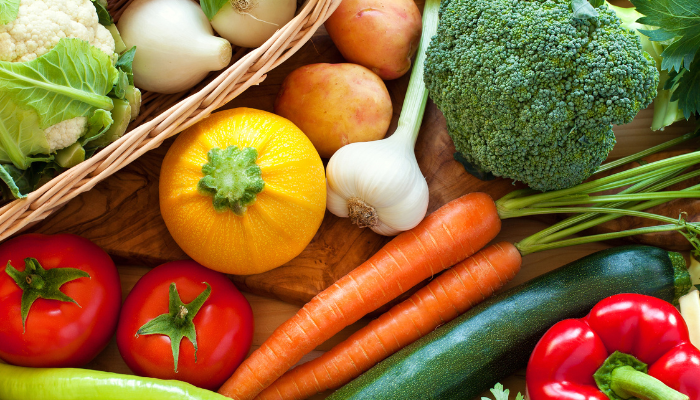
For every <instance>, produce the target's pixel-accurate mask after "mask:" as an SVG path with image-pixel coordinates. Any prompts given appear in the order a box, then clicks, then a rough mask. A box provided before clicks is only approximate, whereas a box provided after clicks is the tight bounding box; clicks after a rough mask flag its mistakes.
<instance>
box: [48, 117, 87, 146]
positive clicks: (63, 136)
mask: <svg viewBox="0 0 700 400" xmlns="http://www.w3.org/2000/svg"><path fill="white" fill-rule="evenodd" d="M87 122H88V119H87V117H75V118H71V119H67V120H65V121H61V122H59V123H57V124H56V125H51V126H49V127H48V128H46V129H44V135H46V140H47V141H48V142H49V148H50V149H51V152H52V153H53V152H54V151H56V150H59V149H62V148H64V147H68V146H70V145H72V144H73V143H75V142H77V141H78V138H79V137H81V136H83V134H84V133H85V131H86V130H87Z"/></svg>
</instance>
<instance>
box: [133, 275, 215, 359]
mask: <svg viewBox="0 0 700 400" xmlns="http://www.w3.org/2000/svg"><path fill="white" fill-rule="evenodd" d="M203 283H204V284H205V285H207V288H206V289H204V291H203V292H202V293H200V294H199V296H197V297H196V298H195V299H194V300H192V302H190V303H189V304H185V303H183V302H182V300H181V299H180V294H179V293H178V291H177V286H176V285H175V282H173V283H171V284H170V288H169V295H168V296H169V297H168V301H169V305H168V310H169V312H167V313H165V314H161V315H159V316H157V317H155V318H153V319H152V320H150V321H148V322H146V323H145V324H143V326H142V327H141V328H139V330H138V331H136V336H137V337H138V336H139V335H166V336H168V337H169V338H170V347H171V349H172V353H173V363H174V368H175V372H177V364H178V361H179V358H180V342H181V341H182V339H183V338H187V339H189V341H190V342H191V343H192V345H193V346H194V362H197V331H196V330H195V326H194V322H193V321H192V320H193V319H194V317H195V316H197V313H198V312H199V310H200V309H201V308H202V306H203V305H204V302H206V301H207V299H208V298H209V295H210V294H211V286H210V285H209V284H208V283H207V282H203Z"/></svg>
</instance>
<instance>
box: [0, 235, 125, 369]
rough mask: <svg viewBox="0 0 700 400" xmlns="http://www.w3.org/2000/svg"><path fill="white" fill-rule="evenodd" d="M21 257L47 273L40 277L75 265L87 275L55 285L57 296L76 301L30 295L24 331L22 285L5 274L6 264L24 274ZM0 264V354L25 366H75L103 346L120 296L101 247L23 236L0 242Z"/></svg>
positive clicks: (81, 240) (116, 277) (114, 321)
mask: <svg viewBox="0 0 700 400" xmlns="http://www.w3.org/2000/svg"><path fill="white" fill-rule="evenodd" d="M26 258H34V259H36V260H37V261H38V262H39V264H40V265H41V267H42V268H43V269H44V270H45V271H47V273H48V274H49V275H45V276H53V277H55V274H56V271H54V272H48V271H51V270H53V269H56V270H62V271H63V272H60V271H59V272H58V273H66V271H68V272H70V270H66V268H75V269H78V270H82V271H85V272H86V273H87V274H88V275H89V276H90V277H89V278H88V277H84V276H82V277H75V278H74V279H70V280H69V281H68V282H67V283H64V284H62V285H60V286H59V287H58V290H60V293H59V295H60V294H61V293H62V294H64V295H65V296H68V297H69V298H72V299H73V300H75V302H76V303H77V304H75V303H73V302H71V301H60V300H51V299H45V298H38V299H37V300H35V301H34V302H33V303H32V304H31V307H30V308H29V311H28V313H27V316H26V323H25V327H26V331H25V330H24V327H23V326H22V313H21V300H22V293H23V290H22V289H21V288H20V286H19V285H18V283H17V282H16V281H15V280H14V279H13V278H12V277H11V276H10V274H9V273H8V271H10V270H11V268H10V267H7V263H8V261H9V262H10V265H11V266H12V267H14V269H15V270H17V271H19V272H20V273H22V274H28V272H27V271H26V270H25V259H26ZM0 265H1V266H0V321H2V322H1V323H0V358H2V359H3V360H5V361H7V362H9V363H11V364H16V365H23V366H29V367H80V366H82V365H84V364H86V363H87V362H89V361H90V360H92V359H93V358H94V357H95V356H96V355H97V354H98V353H99V352H100V351H102V349H104V347H105V346H106V345H107V342H109V339H110V338H111V337H112V334H114V330H115V329H116V327H117V321H118V317H119V308H120V305H121V297H122V296H121V284H120V282H119V274H118V272H117V269H116V268H115V266H114V263H113V262H112V259H110V258H109V256H108V255H107V253H105V252H104V250H102V249H101V248H100V247H98V246H97V245H96V244H94V243H92V242H91V241H89V240H87V239H85V238H82V237H80V236H76V235H70V234H61V235H53V236H46V235H38V234H29V235H22V236H18V237H16V238H14V239H11V240H8V241H6V242H5V243H3V244H2V245H0ZM42 273H43V272H42ZM30 276H36V275H33V274H32V275H30ZM26 279H27V278H26V277H23V279H20V281H22V280H26ZM42 279H43V278H42ZM30 280H31V279H30ZM38 281H39V279H38V278H35V279H34V282H38ZM44 287H46V286H44ZM54 293H56V292H54Z"/></svg>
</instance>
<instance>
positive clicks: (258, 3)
mask: <svg viewBox="0 0 700 400" xmlns="http://www.w3.org/2000/svg"><path fill="white" fill-rule="evenodd" d="M241 3H242V4H246V5H247V4H249V6H248V8H247V9H246V10H242V11H236V10H234V8H233V6H232V5H231V2H230V1H229V2H226V4H224V6H223V7H221V10H219V12H218V13H217V14H216V15H215V16H214V18H212V20H211V26H212V27H214V30H215V31H216V33H218V34H219V35H221V37H223V38H225V39H226V40H228V41H229V42H231V44H233V45H235V46H240V47H250V48H254V47H260V46H261V45H262V44H263V43H265V42H266V41H267V40H268V39H269V38H271V37H272V35H274V34H275V32H276V31H277V30H279V29H281V28H282V27H283V26H284V25H285V24H286V23H287V22H289V21H291V20H292V18H294V13H295V12H296V9H297V2H296V0H249V1H247V2H241ZM253 17H254V18H253Z"/></svg>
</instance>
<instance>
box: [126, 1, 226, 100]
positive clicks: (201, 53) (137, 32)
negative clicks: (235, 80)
mask: <svg viewBox="0 0 700 400" xmlns="http://www.w3.org/2000/svg"><path fill="white" fill-rule="evenodd" d="M117 28H118V29H119V32H120V33H121V35H122V39H123V40H124V43H125V44H126V46H127V47H128V48H131V47H132V46H136V54H135V56H134V63H133V71H134V83H135V85H136V86H137V87H139V88H141V89H145V90H148V91H151V92H157V93H177V92H181V91H183V90H187V89H189V88H191V87H193V86H194V85H196V84H197V83H199V82H200V81H201V80H202V79H204V78H205V77H206V76H207V74H208V73H209V72H211V71H218V70H220V69H222V68H225V67H227V66H228V64H229V62H230V61H231V54H232V53H231V49H232V48H231V43H229V42H228V41H227V40H226V39H223V38H220V37H216V36H214V31H213V30H212V28H211V25H209V20H208V19H207V17H206V15H204V12H203V11H202V9H201V8H200V7H199V6H198V5H197V3H195V2H193V1H191V0H135V1H134V2H132V3H131V4H129V6H128V7H127V8H126V10H124V14H122V16H121V18H119V22H118V23H117Z"/></svg>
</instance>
